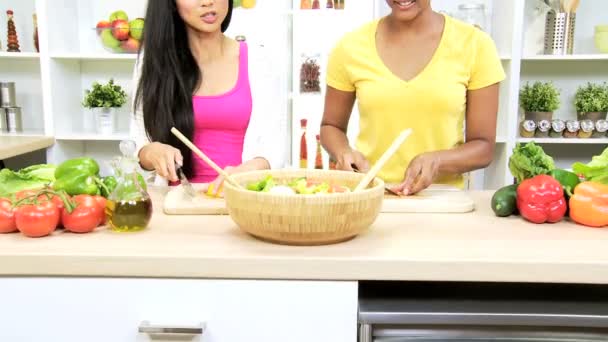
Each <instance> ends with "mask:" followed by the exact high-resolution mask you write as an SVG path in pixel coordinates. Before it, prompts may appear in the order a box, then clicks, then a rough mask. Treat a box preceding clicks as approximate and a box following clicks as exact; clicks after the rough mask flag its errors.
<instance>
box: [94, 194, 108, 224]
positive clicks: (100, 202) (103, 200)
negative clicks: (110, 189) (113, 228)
mask: <svg viewBox="0 0 608 342" xmlns="http://www.w3.org/2000/svg"><path fill="white" fill-rule="evenodd" d="M93 198H95V201H97V204H98V205H99V208H101V223H100V224H101V225H104V224H106V198H105V197H103V196H94V197H93Z"/></svg>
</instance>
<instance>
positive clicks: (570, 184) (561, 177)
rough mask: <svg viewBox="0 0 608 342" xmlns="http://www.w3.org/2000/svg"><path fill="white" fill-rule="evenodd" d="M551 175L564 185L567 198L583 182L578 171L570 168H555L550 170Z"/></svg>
mask: <svg viewBox="0 0 608 342" xmlns="http://www.w3.org/2000/svg"><path fill="white" fill-rule="evenodd" d="M549 176H551V177H553V178H555V179H556V180H557V181H558V182H559V183H560V184H561V185H562V187H563V188H564V194H565V195H566V198H570V196H572V194H573V193H574V188H576V186H577V185H579V183H580V182H581V180H580V179H579V178H578V176H577V175H576V173H573V172H570V171H568V170H562V169H554V170H551V171H550V172H549Z"/></svg>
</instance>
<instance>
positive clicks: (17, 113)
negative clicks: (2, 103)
mask: <svg viewBox="0 0 608 342" xmlns="http://www.w3.org/2000/svg"><path fill="white" fill-rule="evenodd" d="M5 110H6V123H7V127H8V132H9V133H19V132H22V131H23V126H22V123H21V108H20V107H10V108H5Z"/></svg>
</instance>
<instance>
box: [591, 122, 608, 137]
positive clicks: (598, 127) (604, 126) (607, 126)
mask: <svg viewBox="0 0 608 342" xmlns="http://www.w3.org/2000/svg"><path fill="white" fill-rule="evenodd" d="M606 132H608V121H606V120H603V119H602V120H597V121H596V122H595V132H593V135H592V137H593V138H604V137H606Z"/></svg>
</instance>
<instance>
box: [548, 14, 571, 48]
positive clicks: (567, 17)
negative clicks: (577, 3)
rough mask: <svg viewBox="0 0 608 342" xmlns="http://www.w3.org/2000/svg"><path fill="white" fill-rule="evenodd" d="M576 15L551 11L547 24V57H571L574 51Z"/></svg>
mask: <svg viewBox="0 0 608 342" xmlns="http://www.w3.org/2000/svg"><path fill="white" fill-rule="evenodd" d="M575 26H576V14H575V13H556V12H555V11H549V13H547V20H546V23H545V48H544V53H545V55H571V54H572V53H573V51H574V29H575Z"/></svg>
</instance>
